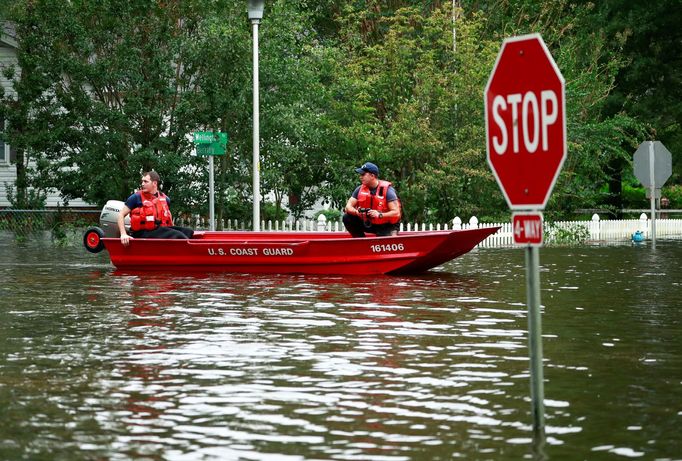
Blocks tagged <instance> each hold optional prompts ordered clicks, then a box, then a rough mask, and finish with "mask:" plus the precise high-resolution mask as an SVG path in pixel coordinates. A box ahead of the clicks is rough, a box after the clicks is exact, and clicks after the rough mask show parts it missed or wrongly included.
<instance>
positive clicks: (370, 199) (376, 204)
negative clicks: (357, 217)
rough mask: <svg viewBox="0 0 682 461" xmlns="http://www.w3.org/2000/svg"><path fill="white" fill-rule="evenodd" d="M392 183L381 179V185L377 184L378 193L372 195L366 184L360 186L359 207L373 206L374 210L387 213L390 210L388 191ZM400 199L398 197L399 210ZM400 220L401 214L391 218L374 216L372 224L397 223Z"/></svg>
mask: <svg viewBox="0 0 682 461" xmlns="http://www.w3.org/2000/svg"><path fill="white" fill-rule="evenodd" d="M391 185H392V184H391V183H390V182H388V181H384V180H381V179H380V180H379V185H378V186H377V189H376V193H375V194H374V195H372V193H371V192H370V190H369V187H367V186H365V185H364V184H363V185H361V186H360V190H359V191H358V208H371V209H372V210H377V211H378V212H379V213H386V212H387V211H390V208H389V207H388V202H387V201H386V194H387V193H388V188H389V187H391ZM400 208H401V205H400V199H398V210H400ZM398 222H400V215H398V216H392V217H390V218H373V219H372V224H386V223H391V224H396V223H398Z"/></svg>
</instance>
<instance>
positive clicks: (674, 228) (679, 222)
mask: <svg viewBox="0 0 682 461" xmlns="http://www.w3.org/2000/svg"><path fill="white" fill-rule="evenodd" d="M193 224H194V227H196V228H197V229H206V228H207V227H208V225H207V224H208V223H206V222H205V221H204V220H201V219H199V218H198V217H197V220H196V222H195V223H193ZM496 226H500V227H501V229H500V230H499V231H498V232H497V233H495V234H494V235H491V236H490V237H488V238H487V239H485V240H484V241H483V242H481V243H480V244H479V245H478V246H479V247H484V248H499V247H507V246H512V245H513V244H514V234H513V230H512V224H511V221H510V222H506V223H479V221H478V218H477V217H476V216H472V217H471V218H470V219H469V222H463V221H462V219H461V218H459V217H455V218H454V219H453V220H452V221H451V222H449V223H437V224H425V223H401V224H400V230H401V232H405V231H407V232H410V231H417V232H420V231H421V232H423V231H434V230H449V229H454V230H457V229H477V228H480V227H496ZM250 227H251V223H245V222H243V221H237V220H229V219H228V220H225V221H224V222H223V229H224V230H246V229H249V228H250ZM579 228H582V230H581V229H579ZM548 229H549V231H550V232H556V231H557V230H558V229H563V230H566V231H570V232H579V233H582V234H583V235H586V236H589V237H588V239H587V240H588V241H591V242H618V241H624V240H630V239H631V238H632V234H634V233H635V232H636V231H641V232H642V233H643V234H644V237H645V238H646V239H648V238H649V237H650V235H651V220H650V219H649V218H648V217H647V215H646V214H645V213H642V214H641V215H640V218H639V219H622V220H611V219H608V220H602V219H601V218H600V217H599V215H598V214H595V215H593V216H592V219H591V220H590V221H555V222H552V223H545V231H547V230H548ZM261 230H263V231H268V232H285V231H286V232H345V231H346V230H345V228H344V227H343V223H341V222H340V221H333V222H330V221H327V218H326V217H325V216H324V215H320V216H319V217H318V219H317V220H314V219H307V220H297V221H292V220H288V221H263V222H261ZM680 236H682V219H657V220H656V237H680Z"/></svg>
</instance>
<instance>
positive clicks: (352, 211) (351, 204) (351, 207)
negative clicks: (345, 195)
mask: <svg viewBox="0 0 682 461" xmlns="http://www.w3.org/2000/svg"><path fill="white" fill-rule="evenodd" d="M357 207H358V199H356V198H355V197H351V198H349V199H348V201H347V202H346V208H345V209H344V211H345V212H346V213H348V214H349V215H355V216H359V215H360V212H359V211H358V208H357Z"/></svg>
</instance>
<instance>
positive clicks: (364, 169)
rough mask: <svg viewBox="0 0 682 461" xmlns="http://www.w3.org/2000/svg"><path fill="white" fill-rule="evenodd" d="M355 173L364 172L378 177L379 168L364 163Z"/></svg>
mask: <svg viewBox="0 0 682 461" xmlns="http://www.w3.org/2000/svg"><path fill="white" fill-rule="evenodd" d="M355 172H356V173H358V174H362V173H365V172H367V173H372V174H373V175H375V176H377V177H378V176H379V167H378V166H376V165H375V164H373V163H370V162H366V163H364V164H363V165H362V166H361V167H360V168H356V169H355Z"/></svg>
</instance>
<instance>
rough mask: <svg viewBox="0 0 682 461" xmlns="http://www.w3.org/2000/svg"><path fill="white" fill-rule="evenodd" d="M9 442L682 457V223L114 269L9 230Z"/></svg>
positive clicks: (82, 452) (88, 450) (169, 449)
mask: <svg viewBox="0 0 682 461" xmlns="http://www.w3.org/2000/svg"><path fill="white" fill-rule="evenodd" d="M0 236H1V237H2V239H0V459H2V460H79V459H88V460H95V459H96V460H105V459H106V460H232V459H234V460H237V459H238V460H285V461H289V460H308V459H311V460H312V459H315V460H381V461H385V460H386V461H388V460H396V461H397V460H436V459H439V460H440V459H465V460H515V459H551V460H567V459H570V460H583V459H585V460H611V459H630V458H636V459H642V460H671V459H678V460H679V459H682V430H681V429H680V428H681V427H682V326H681V324H682V287H681V286H680V285H681V282H682V264H681V263H680V261H682V241H679V240H678V241H670V240H669V241H666V240H659V241H658V242H657V247H656V249H655V250H652V248H651V247H650V246H647V245H642V246H632V245H630V244H623V245H620V246H585V247H569V248H543V249H541V251H540V263H541V266H542V275H541V277H542V282H541V283H542V284H541V287H542V295H541V296H542V305H543V316H542V322H543V346H544V375H545V412H546V413H545V414H546V416H545V422H546V425H547V427H546V434H547V435H546V441H545V442H544V444H543V443H540V442H541V441H538V440H535V441H534V440H533V435H532V434H533V431H532V420H531V413H530V410H531V404H530V380H529V372H528V349H527V316H526V306H525V300H526V295H525V263H524V254H523V250H522V249H481V250H475V251H473V252H471V253H469V254H468V255H465V256H463V257H461V258H459V259H457V260H455V261H453V262H450V263H448V264H446V265H444V266H441V267H439V268H437V269H436V270H435V271H432V272H430V273H428V274H427V275H422V276H412V277H403V276H401V277H376V278H372V279H363V278H358V277H355V278H353V277H340V276H339V277H334V276H298V275H271V276H253V275H233V274H203V275H202V274H198V275H197V274H195V275H178V274H172V275H167V274H159V273H152V274H133V273H127V274H119V273H116V272H114V270H113V268H112V267H111V266H110V264H109V262H108V259H107V257H106V253H102V254H99V255H91V254H88V253H86V252H85V251H84V250H82V249H81V248H80V246H73V247H68V248H58V247H55V246H53V245H52V244H51V243H50V242H49V241H41V240H38V241H30V242H28V243H25V244H15V243H14V242H13V239H12V235H11V234H7V233H5V234H2V235H0Z"/></svg>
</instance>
